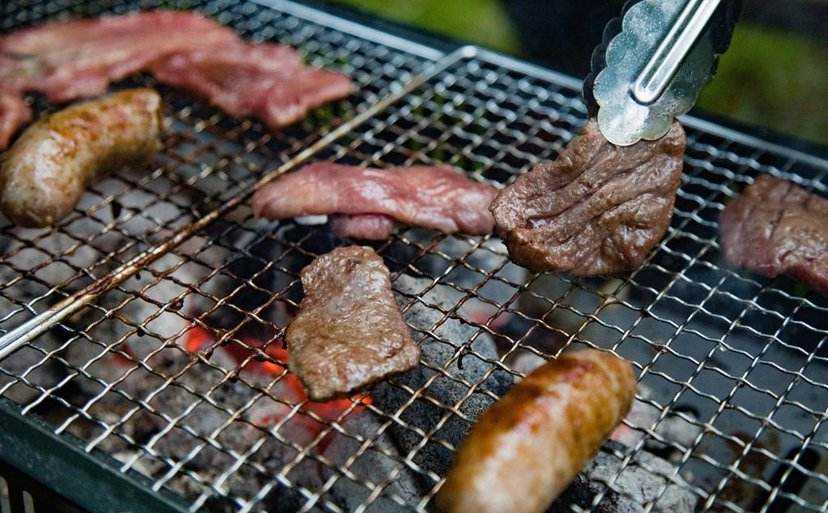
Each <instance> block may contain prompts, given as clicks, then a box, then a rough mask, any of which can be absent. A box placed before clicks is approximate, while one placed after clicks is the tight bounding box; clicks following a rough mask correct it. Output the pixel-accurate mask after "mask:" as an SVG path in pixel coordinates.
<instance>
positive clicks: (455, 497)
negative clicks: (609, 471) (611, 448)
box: [436, 350, 636, 513]
mask: <svg viewBox="0 0 828 513" xmlns="http://www.w3.org/2000/svg"><path fill="white" fill-rule="evenodd" d="M635 383H636V380H635V375H634V374H633V370H632V366H631V365H630V363H629V362H627V361H626V360H623V359H621V358H618V357H616V356H613V355H611V354H609V353H604V352H601V351H595V350H587V351H577V352H573V353H570V354H566V355H563V356H561V357H559V358H557V359H556V360H554V361H551V362H549V363H546V364H544V365H543V366H541V367H540V368H538V369H537V370H535V371H534V372H532V373H531V374H530V375H528V376H527V377H526V378H524V379H523V380H522V381H521V382H520V383H518V384H517V385H515V386H514V387H513V388H512V390H510V391H509V393H507V394H506V395H505V396H504V397H503V398H502V399H501V400H499V401H497V402H496V403H495V404H494V405H492V406H491V408H489V409H488V410H487V411H486V412H485V413H484V414H483V415H482V416H481V417H480V419H479V420H478V421H477V424H475V425H474V427H473V428H472V431H471V433H470V434H469V436H468V438H467V439H466V440H465V441H464V442H463V444H462V445H461V446H460V449H459V451H458V452H457V459H456V460H455V462H454V466H453V468H452V469H451V471H450V472H449V474H448V477H447V479H446V482H445V484H444V485H443V487H442V488H441V489H440V491H439V493H438V494H437V498H436V500H437V505H438V507H439V509H440V511H442V512H443V513H542V512H543V511H545V510H546V508H547V507H549V505H550V504H551V503H552V501H553V500H555V498H556V497H557V496H558V495H559V494H560V493H561V492H562V491H563V490H564V489H565V488H566V486H567V485H568V484H569V482H570V481H572V479H574V478H575V476H576V474H577V473H578V472H580V471H581V469H582V468H583V467H584V465H586V463H587V462H588V461H589V460H590V459H591V458H592V457H593V456H595V454H596V453H597V452H598V449H599V447H600V446H601V444H602V443H603V442H604V440H606V438H607V437H608V436H609V435H610V433H611V432H612V430H613V429H614V428H615V427H616V426H617V425H618V423H619V422H621V420H622V419H623V418H624V416H625V415H626V414H627V412H628V411H629V409H630V406H631V404H632V400H633V396H634V395H635Z"/></svg>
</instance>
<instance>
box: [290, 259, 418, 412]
mask: <svg viewBox="0 0 828 513" xmlns="http://www.w3.org/2000/svg"><path fill="white" fill-rule="evenodd" d="M301 278H302V286H303V287H304V289H305V297H304V299H302V303H301V304H300V305H299V314H298V315H297V316H296V318H295V319H294V320H293V322H292V323H291V324H290V326H289V327H288V330H287V343H288V350H289V351H290V359H289V361H288V365H289V367H290V370H291V371H292V372H294V373H295V374H296V375H297V376H299V378H300V379H301V380H302V382H303V383H304V384H305V387H307V389H308V392H309V395H310V397H311V399H313V400H314V401H320V400H324V399H328V398H330V397H332V396H334V395H337V394H342V393H345V392H349V391H351V390H353V389H355V388H357V387H361V386H363V385H366V384H368V383H372V382H374V381H377V380H379V379H382V378H383V377H385V376H386V375H388V374H392V373H396V372H401V371H404V370H407V369H409V368H411V367H413V366H414V365H416V364H417V361H418V360H419V358H420V349H419V348H418V347H417V345H416V344H414V341H413V340H412V339H411V334H410V332H409V330H408V326H407V325H406V324H405V322H404V321H403V318H402V314H400V309H399V307H398V306H397V303H396V301H395V300H394V294H393V293H392V292H391V279H390V274H389V272H388V268H386V267H385V264H384V263H383V261H382V258H380V257H379V256H378V255H377V254H376V253H375V252H374V250H373V249H371V248H367V247H361V246H347V247H341V248H336V249H334V250H333V251H331V252H330V253H327V254H325V255H322V256H320V257H319V258H317V259H316V260H314V261H313V262H312V263H311V264H310V265H308V266H307V267H305V268H304V269H303V270H302V273H301Z"/></svg>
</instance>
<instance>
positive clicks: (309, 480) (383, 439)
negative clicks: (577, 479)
mask: <svg viewBox="0 0 828 513" xmlns="http://www.w3.org/2000/svg"><path fill="white" fill-rule="evenodd" d="M162 354H163V355H164V357H165V358H164V360H163V361H161V360H157V361H155V360H154V363H155V365H154V370H155V371H156V372H158V373H160V374H162V375H165V376H176V378H175V380H174V382H173V383H171V384H168V385H167V386H165V387H164V388H163V389H162V390H161V391H160V392H158V393H155V392H156V390H157V388H158V385H159V383H158V382H157V381H152V380H147V381H145V382H144V384H145V385H148V386H147V387H146V389H145V390H143V391H142V390H139V389H137V388H135V387H137V386H141V385H140V382H139V381H136V382H135V383H134V384H133V388H132V389H131V390H130V392H131V393H132V394H134V396H135V397H136V401H140V404H141V408H140V410H139V411H138V412H137V413H135V414H134V415H132V416H131V417H129V418H128V419H127V420H126V421H125V422H119V421H120V418H119V415H123V414H124V413H125V411H126V410H127V409H128V408H127V407H125V406H124V403H126V402H127V401H125V400H123V399H122V398H119V397H118V396H116V395H115V394H112V393H110V394H107V395H105V396H103V397H102V398H101V399H100V400H99V401H98V402H97V403H96V404H95V405H93V407H92V408H91V409H90V411H91V413H92V414H93V415H96V416H97V415H105V416H107V420H106V421H107V423H109V424H110V425H112V424H114V423H116V422H118V423H119V424H118V427H117V429H116V432H117V433H122V434H127V435H129V436H131V437H132V438H133V439H134V440H135V441H136V442H137V443H138V444H142V445H144V448H141V449H138V448H135V447H134V446H132V447H130V446H129V445H128V444H124V442H123V441H122V440H120V439H119V438H118V437H117V435H116V434H113V435H110V436H109V437H107V438H106V439H104V440H103V441H102V442H101V443H100V444H99V445H98V448H100V449H103V450H105V451H107V452H109V453H118V454H120V455H121V456H122V457H124V456H125V455H131V457H132V461H131V463H133V464H134V466H135V468H136V469H137V470H139V471H141V472H146V473H148V475H149V477H151V478H154V479H157V478H160V477H162V476H164V475H165V474H166V473H167V472H168V471H169V470H170V468H171V466H172V465H177V464H178V465H181V467H182V468H181V471H179V472H178V473H176V475H175V476H174V477H172V478H171V479H170V480H169V483H168V486H169V488H171V489H172V490H174V491H176V492H178V493H180V494H182V495H184V496H185V497H187V498H190V499H193V498H195V497H197V496H198V495H200V494H201V493H202V492H204V491H205V490H207V487H209V486H210V485H212V484H213V483H216V482H217V481H218V480H219V479H222V484H221V486H220V487H219V490H221V491H222V493H223V494H224V495H225V496H226V497H223V498H222V497H216V498H213V499H211V500H210V501H209V502H208V503H209V504H210V505H211V506H212V507H213V509H214V510H216V511H235V507H234V501H233V500H232V499H233V498H240V499H241V500H249V499H250V498H252V497H254V496H255V495H256V494H257V493H258V492H259V490H261V489H262V487H264V486H266V485H268V483H273V482H275V479H276V477H277V475H279V474H281V473H283V472H284V473H285V478H286V479H288V480H289V481H290V482H291V483H292V484H294V485H295V486H300V487H304V488H305V489H307V490H309V491H310V492H311V493H314V492H316V491H321V490H322V488H323V486H324V484H325V483H326V482H327V481H328V480H330V479H332V478H333V477H334V476H336V475H339V474H337V471H335V470H334V469H335V468H337V467H340V466H342V465H345V464H346V463H348V462H350V464H349V468H348V470H349V472H350V476H351V477H345V476H342V475H339V478H338V479H337V480H336V482H335V483H334V484H333V486H331V487H330V489H328V490H327V491H326V493H325V494H324V495H323V498H322V499H323V500H324V501H329V502H332V503H333V504H335V505H337V506H338V507H339V508H341V509H343V510H346V511H350V510H353V509H354V508H356V507H357V506H358V505H359V503H361V502H362V501H364V500H365V499H366V498H367V497H368V496H369V495H370V493H371V490H370V489H369V488H368V486H367V485H366V484H365V483H371V484H372V485H379V484H381V483H383V481H384V480H386V479H388V478H390V477H391V476H394V477H393V479H392V482H391V483H390V484H388V483H386V484H387V485H388V486H387V488H386V489H385V490H384V492H383V493H382V494H381V495H380V497H379V498H377V499H376V500H375V501H374V503H373V504H372V505H371V508H369V509H368V510H367V511H374V512H391V511H401V510H402V509H401V508H400V506H399V504H398V502H402V503H411V502H413V501H415V500H416V497H419V496H421V495H422V493H423V491H422V490H420V489H418V488H417V483H416V482H415V480H414V478H413V476H412V475H411V471H410V470H409V469H408V468H406V467H404V466H402V465H401V464H400V463H399V461H401V460H402V456H400V455H399V453H398V452H397V451H396V448H395V446H394V445H393V444H392V443H391V441H390V440H389V439H388V437H387V435H385V434H381V435H377V433H378V432H379V430H380V423H379V420H378V419H376V418H375V417H374V416H373V414H371V413H370V412H367V411H358V412H357V411H353V412H351V413H349V414H347V415H344V418H343V420H342V421H341V422H340V426H339V430H342V431H344V432H345V433H347V434H348V435H350V436H351V437H363V438H376V440H375V441H374V444H373V445H372V448H370V449H368V450H363V451H362V452H359V451H360V446H361V442H359V441H358V440H355V439H354V438H351V437H349V436H346V435H343V434H342V433H340V432H339V431H338V430H337V429H330V433H328V434H327V435H324V433H323V432H324V431H325V430H326V429H328V428H329V423H330V421H327V422H319V421H318V420H316V419H315V418H313V416H312V415H311V414H309V413H306V412H304V411H303V410H301V409H299V410H297V409H296V407H295V405H297V404H300V403H301V399H298V400H297V397H296V395H295V391H293V389H292V388H291V385H292V384H293V383H294V382H292V381H290V380H289V379H288V378H287V377H283V378H281V379H278V380H277V376H269V375H259V374H257V373H254V372H247V371H244V372H241V373H239V372H238V362H237V361H236V359H235V358H234V357H232V356H230V355H229V354H228V353H227V352H226V351H224V350H223V349H222V348H217V349H216V350H214V351H213V352H212V354H211V355H210V358H209V364H208V363H205V362H203V361H201V360H200V359H199V360H195V357H194V356H192V355H190V356H188V355H185V354H183V353H181V352H180V351H178V350H175V352H173V351H165V352H163V353H162ZM185 369H186V370H185ZM182 371H183V373H182ZM150 383H151V384H150ZM296 383H298V381H296ZM136 404H139V403H138V402H135V403H134V404H132V405H131V406H135V405H136ZM194 404H197V405H196V406H195V407H194V408H193V405H194ZM115 412H117V413H115ZM343 414H344V411H343V412H342V413H336V412H334V413H332V414H331V415H332V418H338V417H340V416H343ZM84 428H88V426H87V425H86V424H76V425H74V426H73V427H72V428H71V429H70V430H71V431H73V432H74V433H75V434H76V435H78V436H81V437H82V438H84V437H89V436H90V433H88V432H83V429H84ZM78 429H80V430H81V431H78ZM320 434H322V435H324V436H322V435H320ZM320 436H321V439H319V437H320ZM312 442H315V446H314V447H312V448H310V449H309V450H308V453H309V454H306V455H300V451H302V450H303V449H304V448H306V447H308V446H309V445H310V444H311V443H312ZM148 450H150V451H151V452H152V455H147V454H146V452H147V451H148ZM314 456H316V457H314ZM320 459H321V460H322V461H320ZM123 461H130V460H123ZM323 462H326V463H327V464H326V463H323ZM288 465H290V466H291V468H290V470H289V471H285V468H286V466H288ZM187 472H189V473H191V474H194V475H196V476H198V479H194V478H193V477H192V476H191V475H188V474H187ZM306 500H307V499H306V498H305V497H304V496H303V495H302V494H301V492H299V491H297V490H295V489H292V488H285V487H284V486H283V485H282V484H278V485H277V486H275V487H274V489H273V490H272V491H271V492H270V493H269V494H268V495H267V496H266V497H265V498H264V500H263V501H262V503H261V505H260V507H258V508H254V510H255V511H260V510H261V511H264V510H267V511H286V512H290V511H297V510H299V509H301V508H302V507H303V506H304V504H305V501H306ZM311 511H321V509H319V508H314V509H311Z"/></svg>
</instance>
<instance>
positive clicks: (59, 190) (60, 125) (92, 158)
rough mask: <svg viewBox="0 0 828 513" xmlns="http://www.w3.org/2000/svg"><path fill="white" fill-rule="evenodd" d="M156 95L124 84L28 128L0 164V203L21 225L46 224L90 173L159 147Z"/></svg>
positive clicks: (67, 206)
mask: <svg viewBox="0 0 828 513" xmlns="http://www.w3.org/2000/svg"><path fill="white" fill-rule="evenodd" d="M160 133H161V97H160V96H158V93H156V92H155V91H153V90H152V89H130V90H127V91H122V92H118V93H114V94H111V95H109V96H104V97H103V98H99V99H96V100H91V101H88V102H84V103H79V104H76V105H72V106H71V107H67V108H66V109H63V110H61V111H59V112H56V113H54V114H52V115H50V116H47V117H45V118H43V119H41V120H39V121H38V122H37V123H35V124H33V125H31V126H30V127H29V128H27V129H26V130H25V131H24V132H23V134H22V135H21V136H20V138H19V139H18V140H17V142H15V143H14V145H13V146H12V147H11V148H10V149H9V151H8V152H6V154H5V155H4V157H3V163H2V165H0V209H2V211H3V213H4V214H6V216H8V217H9V218H10V219H11V220H12V221H14V222H15V223H17V224H20V225H23V226H31V227H42V226H50V225H52V224H54V223H55V222H57V221H58V220H59V219H61V218H62V217H63V216H65V215H66V214H68V213H69V212H70V211H71V210H72V208H73V207H74V206H75V205H76V204H77V202H78V200H79V199H80V197H81V195H82V194H83V191H84V189H85V188H86V186H87V185H88V184H89V183H90V182H91V181H93V180H94V179H96V178H98V177H100V176H103V175H105V174H107V173H109V172H111V171H113V170H115V169H118V168H119V167H122V166H124V165H127V164H137V163H142V162H146V161H147V160H149V159H150V158H151V157H152V155H154V154H155V152H156V151H158V149H159V147H160V140H159V135H160Z"/></svg>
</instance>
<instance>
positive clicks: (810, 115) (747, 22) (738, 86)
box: [335, 0, 828, 145]
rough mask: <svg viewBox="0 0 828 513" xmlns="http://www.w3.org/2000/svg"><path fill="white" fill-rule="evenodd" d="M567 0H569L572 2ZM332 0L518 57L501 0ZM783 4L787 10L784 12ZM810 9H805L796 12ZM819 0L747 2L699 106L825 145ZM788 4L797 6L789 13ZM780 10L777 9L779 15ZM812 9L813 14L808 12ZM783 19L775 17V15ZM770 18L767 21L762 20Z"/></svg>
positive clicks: (825, 79)
mask: <svg viewBox="0 0 828 513" xmlns="http://www.w3.org/2000/svg"><path fill="white" fill-rule="evenodd" d="M573 1H575V0H573ZM335 3H339V4H344V5H346V6H349V7H352V8H356V9H359V10H362V11H366V12H368V13H371V14H373V15H377V16H380V17H385V18H388V19H391V20H394V21H398V22H402V23H405V24H409V25H413V26H416V27H419V28H422V29H425V30H428V31H432V32H436V33H439V34H445V35H448V36H452V37H454V38H458V39H462V40H466V41H470V42H474V43H478V44H481V45H484V46H488V47H491V48H495V49H497V50H500V51H502V52H506V53H510V54H514V55H518V56H523V55H524V51H523V48H522V45H521V42H520V37H519V34H517V30H518V29H517V28H516V26H515V24H514V23H513V21H512V18H510V16H509V13H508V11H507V9H506V8H505V7H504V5H503V4H502V2H501V0H336V2H335ZM785 9H789V10H791V12H784V11H785ZM806 9H813V13H809V12H802V11H804V10H806ZM826 9H828V1H826V0H796V1H794V0H785V1H780V2H774V1H770V2H767V1H765V2H763V1H761V0H753V3H752V2H751V0H747V5H746V11H748V13H746V14H747V15H746V16H743V19H742V22H741V23H740V24H739V25H738V26H737V29H736V32H735V34H734V37H733V43H732V45H731V48H730V50H729V51H728V53H727V54H725V55H724V56H723V58H722V60H721V62H720V65H719V72H718V74H717V76H716V79H715V80H714V81H713V82H712V83H711V84H709V85H708V86H707V88H706V89H705V90H704V92H703V93H702V96H701V98H700V100H699V103H698V105H699V107H700V108H702V109H704V110H706V111H709V112H712V113H715V114H718V115H723V116H726V117H729V118H732V119H735V120H737V121H740V122H743V123H748V124H752V125H760V126H764V127H769V128H771V129H772V130H775V131H778V132H782V133H786V134H790V135H795V136H798V137H801V138H804V139H807V140H810V141H813V142H817V143H820V144H823V145H828V113H826V107H825V106H824V103H825V101H826V98H828V37H826V34H825V33H824V32H822V33H820V32H819V29H817V30H816V31H815V30H814V29H813V27H814V26H815V25H816V26H819V25H820V24H821V23H824V24H825V25H824V26H823V28H824V27H828V19H823V20H822V22H820V21H819V20H813V19H809V16H810V17H811V18H812V17H813V16H821V13H823V12H828V10H826ZM793 10H797V11H796V12H794V11H793ZM780 13H781V14H780ZM814 13H816V14H814ZM783 19H784V20H788V21H787V22H786V23H776V22H777V21H778V20H783ZM769 20H770V21H769Z"/></svg>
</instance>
